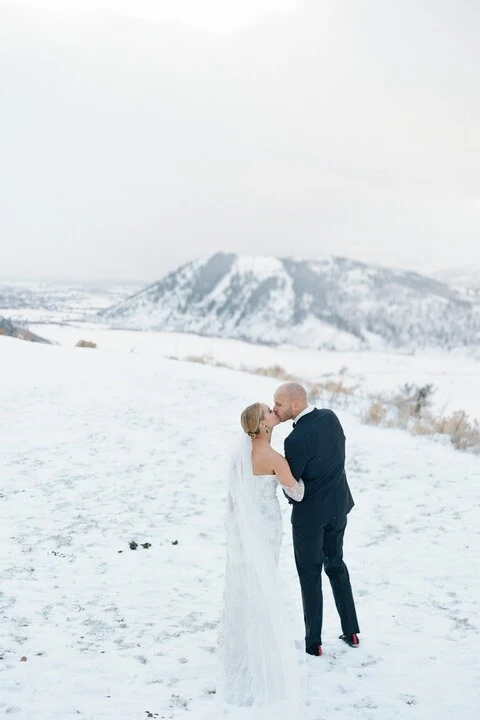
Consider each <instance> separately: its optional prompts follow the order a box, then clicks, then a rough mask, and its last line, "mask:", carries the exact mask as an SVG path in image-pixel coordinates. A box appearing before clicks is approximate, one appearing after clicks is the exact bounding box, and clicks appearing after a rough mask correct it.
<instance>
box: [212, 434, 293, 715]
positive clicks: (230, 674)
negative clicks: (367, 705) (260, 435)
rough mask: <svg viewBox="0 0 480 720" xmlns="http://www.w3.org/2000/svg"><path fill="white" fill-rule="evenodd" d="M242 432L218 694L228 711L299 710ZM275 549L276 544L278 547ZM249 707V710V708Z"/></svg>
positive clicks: (282, 605)
mask: <svg viewBox="0 0 480 720" xmlns="http://www.w3.org/2000/svg"><path fill="white" fill-rule="evenodd" d="M251 452H252V441H251V439H250V437H249V436H248V435H246V434H243V435H242V437H240V438H239V440H238V442H237V444H236V446H235V448H234V451H233V452H232V455H231V459H230V464H229V470H228V496H227V515H226V530H227V563H226V573H225V593H224V613H223V618H222V623H221V631H220V653H219V655H220V664H219V676H218V683H217V699H218V703H219V706H220V708H221V709H222V710H223V711H225V710H226V709H228V713H227V714H228V717H237V716H238V717H241V718H243V717H249V718H250V717H252V718H255V720H257V719H259V718H263V717H267V716H268V717H273V716H272V710H276V712H275V717H276V718H277V720H278V719H279V718H283V717H284V716H285V717H288V718H290V719H292V718H295V717H296V715H297V714H298V715H299V717H303V713H302V712H301V708H302V707H303V703H302V698H303V690H304V688H303V672H302V671H303V668H302V667H301V666H302V660H301V658H300V655H299V652H298V651H297V649H296V647H295V642H294V637H293V633H292V631H291V626H290V621H289V607H288V606H287V605H289V603H288V600H285V592H284V588H283V584H282V583H281V581H280V579H279V575H278V570H277V553H276V552H275V548H273V547H272V541H271V538H272V534H271V528H269V527H268V522H267V521H266V520H267V519H266V518H265V516H264V514H263V513H262V509H261V498H260V496H259V494H258V493H259V491H258V488H259V485H258V478H255V477H254V475H253V468H252V457H251ZM278 549H279V548H278ZM247 709H248V710H247Z"/></svg>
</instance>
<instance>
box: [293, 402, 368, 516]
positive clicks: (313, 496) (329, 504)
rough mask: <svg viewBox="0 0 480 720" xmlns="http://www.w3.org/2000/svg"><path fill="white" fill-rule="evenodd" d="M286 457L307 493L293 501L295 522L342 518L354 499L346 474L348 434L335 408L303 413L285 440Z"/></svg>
mask: <svg viewBox="0 0 480 720" xmlns="http://www.w3.org/2000/svg"><path fill="white" fill-rule="evenodd" d="M284 449H285V457H286V459H287V461H288V464H289V465H290V470H291V471H292V475H293V476H294V477H295V479H296V480H299V479H300V478H302V480H303V482H304V484H305V495H304V498H303V500H302V501H301V502H295V501H291V503H292V525H294V526H297V527H305V526H308V525H326V524H328V523H329V522H332V520H333V519H335V518H342V517H345V516H346V515H347V513H349V512H350V510H351V509H352V507H353V505H354V502H353V498H352V494H351V492H350V488H349V487H348V483H347V476H346V474H345V434H344V432H343V428H342V426H341V424H340V421H339V419H338V417H337V416H336V415H335V413H334V412H333V411H332V410H318V409H317V408H315V409H314V410H312V411H311V412H309V413H307V414H306V415H303V416H302V417H301V418H300V419H299V421H298V422H297V423H295V426H294V428H293V430H292V432H291V433H290V435H288V437H287V438H285V443H284Z"/></svg>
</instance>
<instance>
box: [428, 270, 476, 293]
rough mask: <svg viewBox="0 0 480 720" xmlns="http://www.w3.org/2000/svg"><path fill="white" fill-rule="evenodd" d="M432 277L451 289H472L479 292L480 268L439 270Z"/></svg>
mask: <svg viewBox="0 0 480 720" xmlns="http://www.w3.org/2000/svg"><path fill="white" fill-rule="evenodd" d="M434 277H435V278H436V279H437V280H439V281H440V282H443V283H447V284H448V285H450V286H451V287H459V288H460V287H461V288H473V289H476V290H480V268H472V267H459V268H452V269H450V270H439V271H438V272H436V273H434Z"/></svg>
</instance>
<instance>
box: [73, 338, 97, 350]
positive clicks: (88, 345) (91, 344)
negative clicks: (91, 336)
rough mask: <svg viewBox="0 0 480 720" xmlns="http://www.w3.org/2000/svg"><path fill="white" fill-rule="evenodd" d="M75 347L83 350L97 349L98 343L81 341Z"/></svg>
mask: <svg viewBox="0 0 480 720" xmlns="http://www.w3.org/2000/svg"><path fill="white" fill-rule="evenodd" d="M75 347H81V348H96V347H97V343H94V342H91V341H90V340H79V341H78V342H77V344H76V345H75Z"/></svg>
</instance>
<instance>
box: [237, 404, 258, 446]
mask: <svg viewBox="0 0 480 720" xmlns="http://www.w3.org/2000/svg"><path fill="white" fill-rule="evenodd" d="M262 420H263V405H262V404H261V403H253V405H249V406H248V407H247V408H245V410H244V411H243V412H242V415H241V417H240V422H241V423H242V428H243V429H244V431H245V432H246V433H247V435H250V437H251V438H254V437H256V436H257V435H258V433H259V432H260V423H261V422H262Z"/></svg>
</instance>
